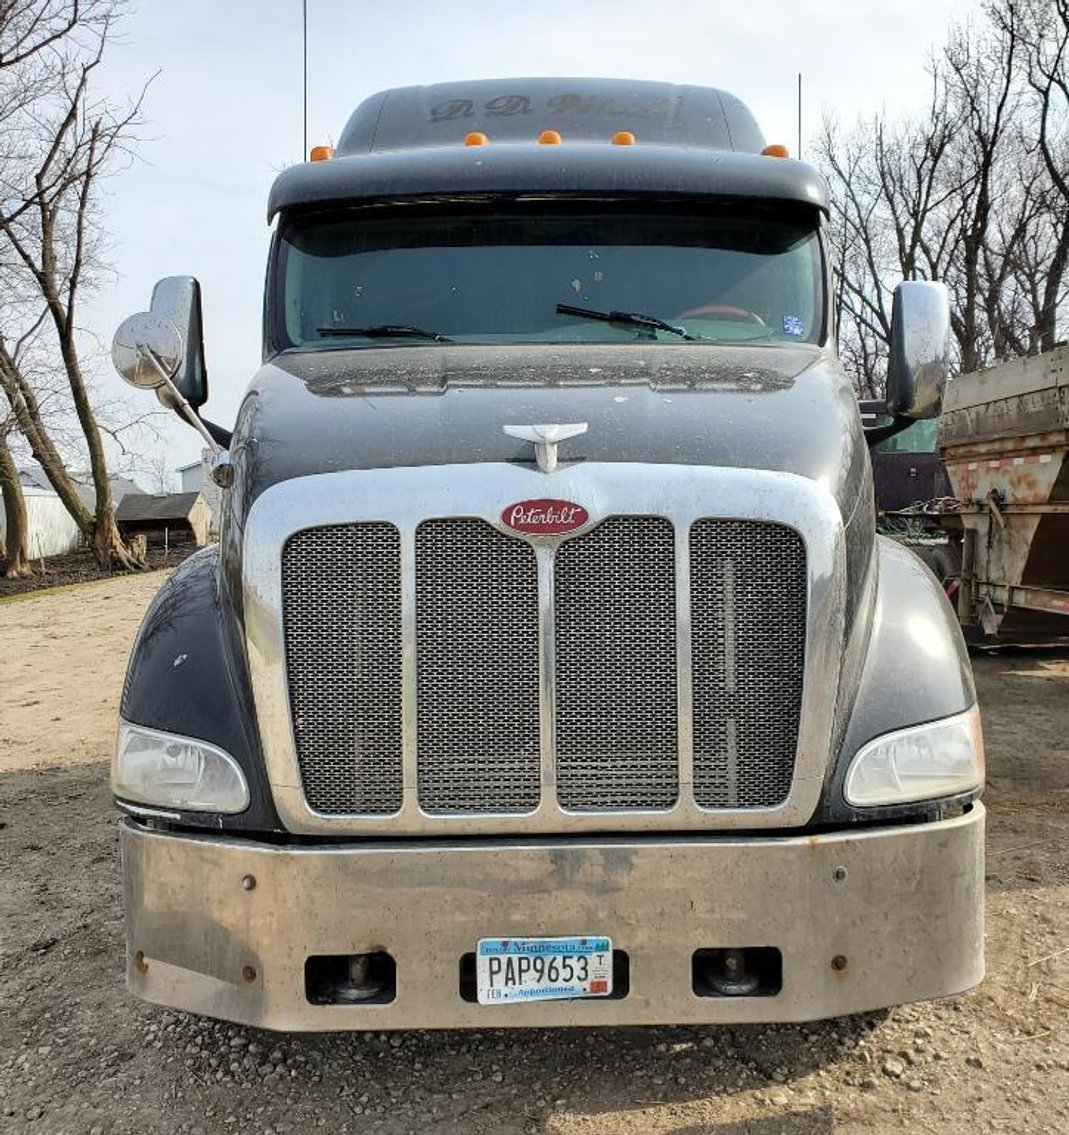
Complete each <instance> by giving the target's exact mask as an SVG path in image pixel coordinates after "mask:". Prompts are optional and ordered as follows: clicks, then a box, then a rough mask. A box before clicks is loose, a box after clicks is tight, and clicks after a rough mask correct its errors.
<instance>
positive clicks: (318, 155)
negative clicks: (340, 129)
mask: <svg viewBox="0 0 1069 1135" xmlns="http://www.w3.org/2000/svg"><path fill="white" fill-rule="evenodd" d="M308 157H309V158H310V159H311V160H312V161H313V162H329V161H330V159H331V158H332V157H334V147H333V146H313V147H312V152H311V153H310V154H309V155H308Z"/></svg>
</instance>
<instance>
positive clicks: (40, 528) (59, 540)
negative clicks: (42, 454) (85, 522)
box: [0, 466, 141, 560]
mask: <svg viewBox="0 0 1069 1135" xmlns="http://www.w3.org/2000/svg"><path fill="white" fill-rule="evenodd" d="M72 479H73V480H74V482H75V484H74V489H75V492H76V493H77V494H78V496H79V497H81V499H82V501H83V502H84V503H85V505H86V507H87V508H88V509H89V510H90V512H92V510H93V508H94V507H95V505H96V495H95V493H94V491H93V486H92V481H91V479H89V477H88V475H87V474H86V475H83V474H74V476H73V477H72ZM19 483H20V484H21V485H22V495H23V498H24V499H25V501H26V519H27V521H28V522H29V523H28V529H29V530H28V533H27V535H28V539H27V541H26V542H27V546H28V549H29V553H30V558H31V559H35V560H36V559H38V558H40V557H41V556H44V557H46V558H47V557H49V556H62V555H65V554H66V553H68V552H74V551H77V549H78V548H79V547H81V543H82V534H81V532H79V530H78V525H77V524H75V523H74V520H73V519H72V518H71V515H70V513H69V512H67V509H66V507H65V506H64V504H63V502H62V501H61V500H60V499H59V496H58V494H57V493H56V491H55V489H53V488H52V486H51V484H50V483H49V481H48V478H47V477H46V476H45V474H44V470H43V469H41V468H40V466H28V467H27V468H25V469H20V470H19ZM110 484H111V493H112V499H113V500H114V502H115V503H116V504H118V503H119V501H121V500H122V498H123V497H124V496H125V495H126V494H127V493H131V492H133V493H140V492H141V487H140V486H139V485H137V484H135V483H134V482H133V481H130V480H127V479H126V478H125V477H112V478H111V481H110ZM0 534H3V536H4V538H5V540H6V538H7V532H6V530H5V523H4V510H3V509H2V508H0Z"/></svg>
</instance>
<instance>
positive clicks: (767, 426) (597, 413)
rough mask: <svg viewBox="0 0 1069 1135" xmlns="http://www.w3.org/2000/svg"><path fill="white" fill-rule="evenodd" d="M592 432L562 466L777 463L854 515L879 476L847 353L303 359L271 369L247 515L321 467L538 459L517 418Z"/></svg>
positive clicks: (390, 351)
mask: <svg viewBox="0 0 1069 1135" xmlns="http://www.w3.org/2000/svg"><path fill="white" fill-rule="evenodd" d="M543 422H586V423H587V424H588V427H589V428H588V430H587V432H586V433H585V434H584V435H582V436H581V437H577V438H575V439H574V440H571V441H567V442H564V443H562V445H561V447H560V458H561V460H562V462H564V461H572V460H588V461H635V462H649V463H651V464H665V463H670V464H685V465H723V466H736V467H747V468H756V469H776V470H784V471H788V472H793V473H799V474H801V475H802V476H806V477H810V478H812V479H814V480H819V481H820V482H821V483H823V484H824V485H825V486H827V487H828V488H829V489H830V490H831V491H832V492H833V493H834V494H835V496H836V498H837V500H838V502H839V506H840V509H841V510H842V513H843V517H844V520H845V519H848V518H849V517H850V515H851V513H852V512H853V509H854V507H855V504H856V498H857V493H858V491H859V489H860V488H861V487H862V486H863V482H864V481H865V476H864V474H863V469H862V466H863V465H864V464H865V452H866V451H865V444H864V439H863V435H862V431H861V425H860V419H859V416H858V412H857V406H856V402H855V401H854V397H853V395H852V393H851V391H850V388H849V386H848V384H847V382H846V380H845V377H844V376H843V374H842V371H841V369H840V368H839V365H838V363H837V362H836V360H835V357H834V355H831V354H829V353H827V352H824V351H821V350H819V349H817V348H803V347H798V348H795V347H769V346H764V347H709V346H694V345H690V344H683V343H680V344H650V345H648V346H647V345H630V344H628V345H620V346H596V347H594V346H567V347H560V346H556V345H553V346H544V347H543V346H530V345H525V346H507V347H482V346H478V347H477V346H449V347H438V346H419V347H401V348H365V349H358V350H352V349H333V350H318V351H314V352H313V351H300V352H297V351H294V352H289V353H286V354H282V355H278V356H276V357H275V358H274V359H273V360H272V361H270V362H268V363H267V364H265V365H264V366H263V368H262V369H261V370H260V371H259V373H258V374H257V375H256V377H255V378H254V379H253V382H252V384H251V386H250V388H249V392H248V395H247V397H246V399H245V402H244V404H243V406H242V409H241V413H240V415H239V419H238V424H237V429H236V432H235V440H234V450H235V454H236V456H237V459H238V461H239V463H240V465H242V466H243V468H241V469H240V472H241V474H242V476H241V477H240V482H241V487H242V492H241V494H240V495H241V497H242V501H241V503H240V505H239V508H238V511H239V512H240V513H242V514H243V513H244V512H245V511H246V510H247V509H248V508H249V507H250V506H251V504H252V502H253V501H254V500H255V499H256V497H257V496H259V494H260V493H261V492H263V490H264V489H266V488H268V487H270V486H271V485H273V484H275V483H277V482H279V481H283V480H288V479H289V478H292V477H300V476H304V475H307V474H310V473H328V472H333V471H336V470H343V469H375V468H392V467H398V466H413V465H447V464H455V463H471V462H493V461H519V462H531V463H533V460H534V452H533V447H532V445H531V444H530V443H529V442H525V441H521V440H517V439H516V438H512V437H509V436H508V435H506V434H505V432H504V429H503V427H504V426H505V425H508V424H531V423H543Z"/></svg>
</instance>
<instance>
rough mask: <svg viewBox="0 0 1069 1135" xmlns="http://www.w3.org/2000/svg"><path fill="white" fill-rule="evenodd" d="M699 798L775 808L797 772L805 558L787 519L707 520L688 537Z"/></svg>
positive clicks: (704, 803) (708, 803)
mask: <svg viewBox="0 0 1069 1135" xmlns="http://www.w3.org/2000/svg"><path fill="white" fill-rule="evenodd" d="M690 573H691V628H692V630H691V634H692V639H691V654H692V670H693V682H694V694H693V698H694V795H695V799H696V801H697V802H698V804H699V805H700V806H701V807H703V808H772V807H775V806H776V805H778V804H782V803H783V801H784V800H786V798H787V795H788V793H789V792H790V788H791V781H792V779H793V777H794V761H795V751H796V748H797V745H798V724H799V717H800V715H801V706H802V681H803V671H804V665H805V626H806V559H805V546H804V544H803V542H802V539H801V537H800V536H799V535H798V534H797V533H796V532H794V531H793V530H792V529H789V528H785V527H783V526H782V525H778V524H770V523H765V522H754V521H735V520H700V521H698V522H697V523H696V524H695V525H694V527H693V528H692V529H691V534H690Z"/></svg>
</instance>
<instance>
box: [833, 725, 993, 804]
mask: <svg viewBox="0 0 1069 1135" xmlns="http://www.w3.org/2000/svg"><path fill="white" fill-rule="evenodd" d="M983 783H984V738H983V735H982V733H981V732H980V711H979V710H978V709H977V707H976V706H973V707H972V709H970V710H966V712H965V713H959V714H958V715H957V716H955V717H946V718H943V720H942V721H932V722H929V723H928V724H927V725H915V726H913V727H912V728H910V729H899V730H898V731H897V732H895V733H886V734H884V736H882V737H877V738H876V739H875V740H874V741H870V742H869V743H868V744H867V745H866V746H865V747H864V748H863V749H862V750H861V751H860V752H859V753H858V755H857V756H856V757H854V759H853V762H852V763H851V765H850V768H849V770H848V771H847V774H846V785H845V787H844V790H843V791H844V794H845V796H846V799H847V802H848V803H850V804H853V805H854V806H855V807H857V808H872V807H874V806H875V805H877V804H908V803H910V802H912V801H916V800H932V799H934V798H936V797H939V796H956V795H957V794H958V793H960V792H969V791H970V790H972V789H974V788H979V787H980V786H981V785H982V784H983Z"/></svg>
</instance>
